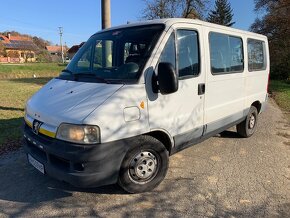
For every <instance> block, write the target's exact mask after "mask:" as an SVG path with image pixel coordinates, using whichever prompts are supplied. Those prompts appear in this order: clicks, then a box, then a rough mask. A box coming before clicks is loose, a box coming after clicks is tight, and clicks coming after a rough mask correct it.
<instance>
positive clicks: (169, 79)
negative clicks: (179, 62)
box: [157, 62, 178, 95]
mask: <svg viewBox="0 0 290 218" xmlns="http://www.w3.org/2000/svg"><path fill="white" fill-rule="evenodd" d="M157 80H158V84H159V90H160V93H161V94H162V95H166V94H171V93H174V92H176V91H177V90H178V79H177V76H176V73H175V69H174V67H173V65H172V64H171V63H167V62H161V63H159V64H158V76H157Z"/></svg>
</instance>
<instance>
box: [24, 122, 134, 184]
mask: <svg viewBox="0 0 290 218" xmlns="http://www.w3.org/2000/svg"><path fill="white" fill-rule="evenodd" d="M24 138H25V140H24V142H25V143H24V148H25V151H26V153H27V154H30V155H31V156H32V157H33V158H34V159H36V160H37V161H39V162H40V163H41V164H43V165H44V169H45V174H47V175H49V176H51V177H53V178H56V179H58V180H61V181H65V182H68V183H70V184H72V185H74V186H77V187H97V186H102V185H108V184H114V183H116V182H117V180H118V175H119V170H120V166H121V163H122V160H123V158H124V156H125V154H126V152H127V150H128V149H129V145H130V144H131V143H130V142H131V140H132V138H131V139H130V138H129V139H124V140H119V141H114V142H110V143H103V144H96V145H91V146H84V145H78V144H73V143H69V142H64V141H60V140H57V139H52V138H48V137H46V136H44V135H35V134H34V133H33V132H32V131H31V129H30V127H28V126H27V125H25V127H24Z"/></svg>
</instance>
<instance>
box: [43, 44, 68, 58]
mask: <svg viewBox="0 0 290 218" xmlns="http://www.w3.org/2000/svg"><path fill="white" fill-rule="evenodd" d="M45 48H46V50H47V51H48V52H49V54H50V55H51V57H52V61H53V62H55V61H60V59H61V46H59V45H48V46H46V47H45ZM62 49H63V54H64V57H66V54H67V50H68V48H67V46H66V45H65V46H63V47H62Z"/></svg>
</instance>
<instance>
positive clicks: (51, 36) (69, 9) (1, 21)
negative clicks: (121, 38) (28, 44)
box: [0, 0, 257, 47]
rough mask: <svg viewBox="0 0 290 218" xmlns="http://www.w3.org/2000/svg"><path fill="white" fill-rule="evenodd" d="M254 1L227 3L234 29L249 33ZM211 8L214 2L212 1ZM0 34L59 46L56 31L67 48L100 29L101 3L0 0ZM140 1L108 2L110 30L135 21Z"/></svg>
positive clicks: (141, 6) (139, 14) (139, 13)
mask: <svg viewBox="0 0 290 218" xmlns="http://www.w3.org/2000/svg"><path fill="white" fill-rule="evenodd" d="M253 1H254V0H243V1H240V0H229V2H230V3H231V7H232V9H233V13H234V19H233V20H234V21H235V22H236V24H235V25H234V26H233V27H235V28H238V29H242V30H248V29H249V27H250V25H251V24H252V23H253V22H254V20H255V19H256V17H257V16H256V15H255V13H254V3H253ZM211 5H212V6H213V5H214V0H211ZM0 7H1V13H0V32H3V31H7V30H8V31H12V30H14V31H18V32H20V33H23V34H29V35H33V36H38V37H41V38H43V39H46V40H48V41H50V42H52V43H53V44H59V34H58V27H63V42H65V43H66V44H67V45H68V46H69V47H70V46H72V45H75V44H80V43H81V42H83V41H86V40H87V39H88V38H89V37H90V36H91V35H92V34H94V33H95V32H97V31H99V30H100V29H101V0H81V1H79V0H49V1H43V0H25V1H23V0H14V1H13V4H12V3H11V1H4V0H1V2H0ZM143 10H144V2H143V1H142V0H111V22H112V26H117V25H121V24H126V23H127V21H129V22H134V21H138V20H140V19H141V17H142V11H143Z"/></svg>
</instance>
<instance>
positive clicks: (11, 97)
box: [0, 63, 64, 154]
mask: <svg viewBox="0 0 290 218" xmlns="http://www.w3.org/2000/svg"><path fill="white" fill-rule="evenodd" d="M62 69H64V66H59V65H58V64H42V63H41V64H23V65H1V64H0V154H1V147H2V148H3V147H5V146H6V147H11V146H12V147H17V145H18V146H19V145H20V144H21V143H20V139H21V138H22V133H21V126H22V123H23V115H24V106H25V103H26V101H27V100H28V98H29V97H30V96H32V95H33V94H34V93H35V92H36V91H37V90H39V89H40V88H41V87H42V86H43V85H44V84H45V83H46V82H48V81H49V80H50V79H51V78H52V77H55V76H57V75H58V74H59V72H60V71H61V70H62ZM33 75H36V78H33ZM9 150H10V149H9ZM2 153H3V152H2Z"/></svg>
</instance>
